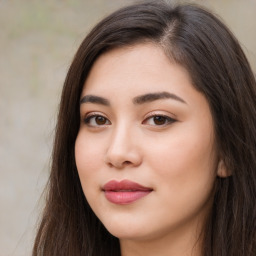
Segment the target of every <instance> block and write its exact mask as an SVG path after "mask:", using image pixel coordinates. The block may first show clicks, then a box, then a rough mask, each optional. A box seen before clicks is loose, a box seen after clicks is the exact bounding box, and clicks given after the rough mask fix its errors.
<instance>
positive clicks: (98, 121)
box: [95, 116, 107, 125]
mask: <svg viewBox="0 0 256 256" xmlns="http://www.w3.org/2000/svg"><path fill="white" fill-rule="evenodd" d="M95 122H96V124H97V125H104V124H106V122H107V119H106V118H105V117H103V116H96V117H95Z"/></svg>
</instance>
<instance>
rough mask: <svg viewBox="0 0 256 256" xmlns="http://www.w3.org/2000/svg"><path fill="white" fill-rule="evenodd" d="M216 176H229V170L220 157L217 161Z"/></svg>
mask: <svg viewBox="0 0 256 256" xmlns="http://www.w3.org/2000/svg"><path fill="white" fill-rule="evenodd" d="M217 176H219V177H220V178H227V177H228V176H231V172H230V171H229V170H227V167H226V165H225V163H224V161H223V160H222V159H220V160H219V163H218V167H217Z"/></svg>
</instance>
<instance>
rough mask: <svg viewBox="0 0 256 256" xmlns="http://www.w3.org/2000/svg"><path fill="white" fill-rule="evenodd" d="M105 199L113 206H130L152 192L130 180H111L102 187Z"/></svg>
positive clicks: (150, 189)
mask: <svg viewBox="0 0 256 256" xmlns="http://www.w3.org/2000/svg"><path fill="white" fill-rule="evenodd" d="M103 191H104V194H105V197H106V199H107V200H108V201H110V202H111V203H114V204H120V205H125V204H131V203H133V202H135V201H137V200H139V199H140V198H142V197H145V196H147V195H148V194H149V193H151V192H152V191H153V189H152V188H149V187H144V186H142V185H141V184H138V183H136V182H133V181H130V180H122V181H116V180H111V181H109V182H107V183H106V184H105V185H104V186H103Z"/></svg>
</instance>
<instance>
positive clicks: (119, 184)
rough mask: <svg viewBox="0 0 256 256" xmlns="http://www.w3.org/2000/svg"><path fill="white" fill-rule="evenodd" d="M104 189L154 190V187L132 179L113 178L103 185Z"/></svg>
mask: <svg viewBox="0 0 256 256" xmlns="http://www.w3.org/2000/svg"><path fill="white" fill-rule="evenodd" d="M103 190H104V191H152V190H153V189H152V188H149V187H145V186H142V185H141V184H138V183H136V182H133V181H130V180H122V181H116V180H111V181H109V182H107V183H106V184H105V185H104V186H103Z"/></svg>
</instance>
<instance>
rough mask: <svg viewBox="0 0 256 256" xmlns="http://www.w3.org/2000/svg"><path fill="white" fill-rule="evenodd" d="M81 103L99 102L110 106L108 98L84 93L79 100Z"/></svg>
mask: <svg viewBox="0 0 256 256" xmlns="http://www.w3.org/2000/svg"><path fill="white" fill-rule="evenodd" d="M82 103H95V104H100V105H104V106H110V102H109V100H107V99H105V98H102V97H99V96H95V95H86V96H84V97H83V98H82V99H81V100H80V104H82Z"/></svg>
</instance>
